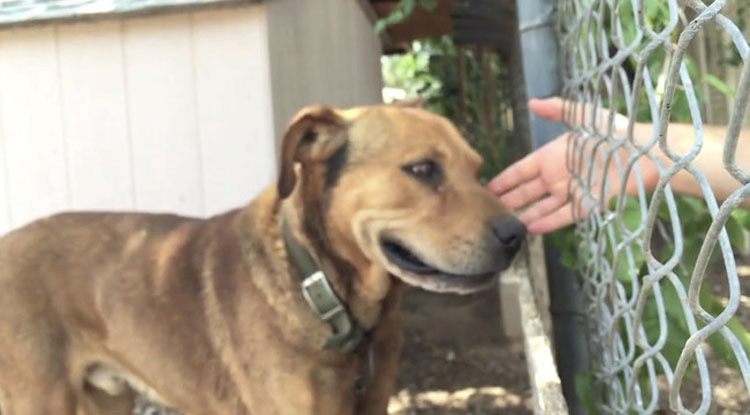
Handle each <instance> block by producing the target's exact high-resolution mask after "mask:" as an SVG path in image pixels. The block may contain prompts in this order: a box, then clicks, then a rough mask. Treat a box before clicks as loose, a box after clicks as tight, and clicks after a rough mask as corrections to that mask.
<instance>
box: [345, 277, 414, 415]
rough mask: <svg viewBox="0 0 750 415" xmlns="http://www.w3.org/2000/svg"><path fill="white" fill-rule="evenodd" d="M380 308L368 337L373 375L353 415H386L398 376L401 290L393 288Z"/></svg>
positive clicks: (396, 286) (397, 284)
mask: <svg viewBox="0 0 750 415" xmlns="http://www.w3.org/2000/svg"><path fill="white" fill-rule="evenodd" d="M394 285H395V287H394V288H393V289H392V291H391V293H389V296H388V297H387V298H386V300H385V302H384V304H383V311H382V312H383V314H382V317H381V319H380V321H379V322H378V324H377V326H376V327H375V329H374V331H373V334H372V340H371V341H372V345H371V347H372V348H373V354H374V365H375V366H374V374H373V377H372V379H370V381H369V383H368V385H367V389H366V390H365V392H364V394H363V395H362V397H361V398H360V399H359V400H358V402H357V411H356V414H357V415H386V414H387V413H388V400H389V398H390V396H391V394H392V393H393V387H394V384H395V383H396V376H397V375H398V360H399V356H400V354H401V346H402V344H403V333H402V328H401V294H402V292H403V286H402V284H400V283H396V284H394Z"/></svg>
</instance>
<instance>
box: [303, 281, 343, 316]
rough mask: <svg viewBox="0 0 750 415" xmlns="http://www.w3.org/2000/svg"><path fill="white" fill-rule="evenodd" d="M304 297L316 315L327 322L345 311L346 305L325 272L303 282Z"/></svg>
mask: <svg viewBox="0 0 750 415" xmlns="http://www.w3.org/2000/svg"><path fill="white" fill-rule="evenodd" d="M302 296H303V297H305V301H307V304H308V305H310V308H312V309H313V311H314V312H315V314H317V315H318V317H320V318H321V319H323V320H325V321H330V320H331V319H333V318H334V317H335V316H336V314H339V313H341V312H343V311H344V305H343V304H341V301H339V299H338V297H337V296H336V293H335V292H334V291H333V287H331V284H330V283H329V282H328V278H326V276H325V274H323V271H316V272H314V273H312V274H311V275H310V276H309V277H307V278H305V279H304V280H303V281H302Z"/></svg>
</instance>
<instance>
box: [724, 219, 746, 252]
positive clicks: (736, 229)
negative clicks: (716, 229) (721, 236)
mask: <svg viewBox="0 0 750 415" xmlns="http://www.w3.org/2000/svg"><path fill="white" fill-rule="evenodd" d="M725 228H726V230H727V235H729V242H731V243H732V246H733V247H734V249H736V250H738V251H741V252H744V251H745V250H746V249H747V245H746V243H745V231H744V229H743V228H742V225H741V224H740V221H738V220H737V219H736V218H735V217H734V215H732V216H730V217H729V220H727V223H726V225H725Z"/></svg>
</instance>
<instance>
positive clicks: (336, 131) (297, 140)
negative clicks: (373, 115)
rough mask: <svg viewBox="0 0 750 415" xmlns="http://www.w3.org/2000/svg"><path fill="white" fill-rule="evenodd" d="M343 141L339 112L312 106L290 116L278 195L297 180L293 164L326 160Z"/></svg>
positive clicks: (343, 123)
mask: <svg viewBox="0 0 750 415" xmlns="http://www.w3.org/2000/svg"><path fill="white" fill-rule="evenodd" d="M345 142H346V121H345V119H344V118H343V117H342V116H341V114H340V113H339V111H337V110H335V109H333V108H329V107H324V106H312V107H307V108H304V109H302V110H301V111H300V112H298V113H297V115H295V116H294V118H292V121H291V122H290V123H289V126H288V127H287V129H286V132H285V133H284V140H283V142H282V144H281V163H280V165H281V171H280V172H279V182H278V184H277V186H278V194H279V198H281V199H284V198H286V197H287V196H289V195H290V194H291V193H292V190H294V186H295V183H296V181H297V177H296V174H295V172H294V165H295V163H302V164H306V163H315V162H322V161H325V160H327V159H328V158H329V157H330V156H331V155H333V153H335V152H336V150H338V149H339V147H341V146H342V145H343V144H344V143H345Z"/></svg>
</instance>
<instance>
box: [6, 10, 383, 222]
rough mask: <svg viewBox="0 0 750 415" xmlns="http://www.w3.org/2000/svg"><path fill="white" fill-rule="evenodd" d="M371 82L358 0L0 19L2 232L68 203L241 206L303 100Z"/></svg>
mask: <svg viewBox="0 0 750 415" xmlns="http://www.w3.org/2000/svg"><path fill="white" fill-rule="evenodd" d="M381 87H382V79H381V75H380V43H379V41H378V40H377V38H376V36H374V34H373V31H372V26H371V24H370V22H369V21H368V20H367V18H366V17H365V15H364V13H363V12H362V10H361V9H360V6H359V4H358V2H357V1H354V0H314V1H311V0H268V2H266V3H265V4H260V5H257V4H256V5H246V6H242V7H232V8H221V9H213V10H211V9H208V10H206V9H203V10H193V11H181V12H171V13H167V14H159V15H156V16H151V17H128V18H111V19H109V20H98V21H94V22H78V23H59V24H54V25H51V24H46V25H35V26H30V27H24V28H18V29H0V233H4V232H5V231H7V230H9V229H12V228H15V227H18V226H20V225H23V224H25V223H27V222H29V221H31V220H33V219H36V218H38V217H41V216H45V215H48V214H50V213H54V212H59V211H64V210H140V211H169V212H176V213H181V214H187V215H196V216H206V215H211V214H215V213H218V212H221V211H224V210H227V209H230V208H234V207H238V206H241V205H244V204H245V203H247V202H248V201H249V200H250V199H251V198H252V197H254V196H255V195H256V194H257V192H258V191H260V190H261V189H262V188H263V187H265V186H266V185H268V184H270V183H272V181H273V179H274V178H275V177H276V169H277V168H276V157H275V145H276V144H278V141H279V137H280V136H281V135H282V132H283V129H284V126H285V125H286V123H287V120H288V119H289V118H290V117H291V116H292V115H293V114H294V113H295V112H296V111H297V110H298V109H299V108H301V107H303V106H305V105H310V104H315V103H324V104H329V105H335V106H341V107H347V106H353V105H362V104H372V103H376V102H379V101H380V91H381Z"/></svg>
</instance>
